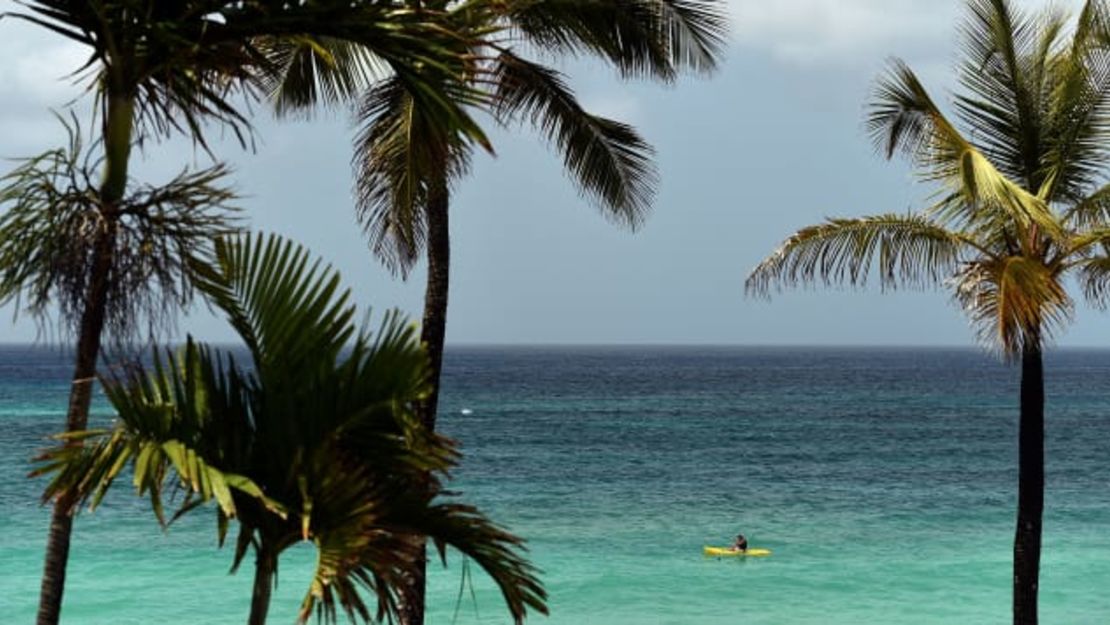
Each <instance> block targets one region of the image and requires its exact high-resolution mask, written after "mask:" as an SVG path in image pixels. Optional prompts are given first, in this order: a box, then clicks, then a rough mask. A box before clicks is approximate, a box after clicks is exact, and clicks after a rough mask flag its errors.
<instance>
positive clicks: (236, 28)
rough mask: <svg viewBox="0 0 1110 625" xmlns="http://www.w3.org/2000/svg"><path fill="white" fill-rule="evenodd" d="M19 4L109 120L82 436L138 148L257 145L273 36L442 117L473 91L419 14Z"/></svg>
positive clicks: (80, 357) (83, 302)
mask: <svg viewBox="0 0 1110 625" xmlns="http://www.w3.org/2000/svg"><path fill="white" fill-rule="evenodd" d="M20 5H21V6H22V7H23V8H22V10H21V11H20V12H15V13H5V14H3V15H0V17H9V18H16V19H22V20H26V21H29V22H32V23H34V24H37V25H39V26H42V27H44V28H46V29H48V30H50V31H51V32H53V33H55V34H58V35H60V36H62V37H65V38H67V39H69V40H71V41H73V42H75V43H77V44H79V45H81V46H83V47H84V48H85V49H86V51H87V53H88V58H87V61H86V62H85V64H84V65H83V66H82V67H80V68H75V70H76V73H77V74H78V75H80V76H83V77H84V79H85V82H86V84H87V87H88V89H89V90H91V91H93V92H94V93H95V94H96V107H95V108H96V111H97V116H98V117H99V120H100V142H99V143H100V145H101V147H102V149H103V161H102V162H101V163H100V182H99V183H98V184H96V185H94V186H91V187H90V188H89V193H91V194H92V195H90V197H94V198H95V200H96V201H95V204H96V206H97V209H96V210H97V213H98V215H97V219H98V220H99V226H98V227H97V228H95V229H93V230H91V231H90V232H91V233H92V236H91V239H90V241H89V246H88V248H87V249H86V252H87V263H88V266H87V268H86V270H87V274H86V275H85V277H84V278H82V280H83V284H82V286H83V288H84V293H83V295H82V297H81V299H80V302H79V305H78V306H76V307H74V308H72V309H70V310H68V311H64V312H66V313H67V314H66V315H65V316H63V319H62V321H63V322H64V323H68V324H69V325H70V327H73V328H75V332H74V333H75V334H76V335H77V347H76V354H75V355H76V359H75V364H74V374H73V385H72V389H71V392H70V399H69V408H68V411H67V427H69V428H70V429H75V430H76V429H82V428H83V427H84V426H85V424H86V422H87V416H88V407H89V401H90V397H91V391H92V380H93V378H94V376H95V371H96V362H97V358H98V355H99V353H100V344H101V335H102V331H103V329H104V326H105V323H106V318H108V317H110V316H112V314H113V312H112V311H113V310H114V309H115V310H127V309H128V306H127V305H123V306H117V305H116V304H114V303H112V301H111V297H112V291H113V289H115V288H116V284H115V283H114V282H113V279H112V274H113V271H114V269H113V267H114V266H115V265H116V263H117V256H116V255H115V254H116V252H117V251H118V250H119V249H120V245H119V242H118V237H119V234H118V233H119V227H120V226H119V223H120V219H121V218H122V213H121V206H122V204H121V202H122V199H123V198H124V196H125V194H126V186H127V180H128V169H129V163H130V155H131V149H132V147H133V145H135V144H136V143H140V142H142V141H144V140H148V139H156V138H159V137H161V136H165V135H168V134H171V133H174V132H181V133H184V134H186V135H187V136H189V137H190V138H192V139H193V140H194V141H196V142H198V143H199V144H201V145H202V146H204V145H205V139H204V134H203V129H204V128H205V126H206V124H210V123H212V122H214V123H215V124H216V125H223V126H225V127H230V128H231V129H232V130H233V131H234V133H235V134H236V135H237V136H238V137H239V138H240V140H241V141H243V142H246V141H248V140H249V138H250V125H249V123H248V120H247V118H246V117H245V116H244V115H243V114H242V113H241V112H240V110H239V109H238V108H237V107H236V104H237V103H240V102H242V101H243V100H244V99H250V98H251V97H254V96H256V95H257V94H258V93H259V85H258V84H257V82H256V81H255V77H256V76H257V75H258V74H259V69H260V68H266V67H268V64H269V60H268V57H267V55H266V54H265V52H264V49H263V46H264V45H265V42H267V41H269V40H271V39H272V38H274V37H279V38H281V37H287V38H292V39H297V40H298V41H302V42H311V41H312V40H313V37H317V36H326V37H328V38H330V39H331V40H336V41H342V42H347V43H349V44H350V45H355V46H360V47H364V48H366V49H367V50H371V51H373V53H374V58H375V59H377V60H379V61H380V62H381V63H382V64H383V65H384V66H385V67H388V68H389V69H390V70H391V71H392V73H393V75H394V76H395V77H396V79H397V80H398V81H400V82H403V83H405V84H407V85H409V86H410V88H412V90H413V91H415V92H419V93H421V96H422V97H423V98H425V99H426V100H428V101H429V103H428V104H427V106H428V107H429V108H432V109H435V110H437V111H438V112H439V114H440V115H442V116H444V117H445V118H453V117H456V116H458V114H457V112H456V106H455V104H454V102H456V101H457V100H458V99H461V98H462V97H463V96H462V95H461V94H462V92H463V91H465V90H466V87H465V86H463V85H460V84H459V83H458V82H457V81H455V80H454V79H452V76H455V75H458V74H459V73H460V71H461V69H462V65H463V63H464V59H463V58H462V57H460V56H459V51H460V50H465V49H466V47H467V46H466V44H465V42H464V41H462V39H461V38H460V37H459V36H458V35H457V34H456V33H451V32H448V31H445V30H444V29H443V28H442V26H441V25H436V24H430V23H428V21H427V20H426V19H425V17H424V16H423V15H422V14H421V12H420V11H417V10H414V9H411V8H408V7H405V6H400V5H397V4H392V3H382V2H377V1H373V0H353V1H352V0H317V1H314V2H309V3H305V2H286V1H284V0H256V1H252V2H239V1H237V0H181V1H175V2H167V1H164V0H87V1H86V0H82V1H80V2H77V1H72V0H24V1H23V2H21V3H20ZM426 77H434V79H435V80H434V81H433V82H429V81H428V80H427V79H426ZM440 89H442V90H446V91H441V90H440ZM123 325H129V324H123ZM75 444H76V443H75ZM59 504H60V505H59V506H58V507H57V508H56V509H55V511H54V514H53V516H52V518H51V524H50V530H49V538H48V540H47V549H46V558H45V566H44V573H43V586H42V596H41V599H40V610H39V617H38V622H39V623H40V625H48V624H54V623H57V621H58V618H59V614H60V610H61V602H62V592H63V589H64V583H65V567H66V561H67V558H68V550H69V536H70V533H71V529H72V521H71V520H70V519H68V518H66V517H65V515H63V514H62V511H63V510H64V509H66V508H68V506H67V505H65V504H66V502H65V501H64V499H62V500H59Z"/></svg>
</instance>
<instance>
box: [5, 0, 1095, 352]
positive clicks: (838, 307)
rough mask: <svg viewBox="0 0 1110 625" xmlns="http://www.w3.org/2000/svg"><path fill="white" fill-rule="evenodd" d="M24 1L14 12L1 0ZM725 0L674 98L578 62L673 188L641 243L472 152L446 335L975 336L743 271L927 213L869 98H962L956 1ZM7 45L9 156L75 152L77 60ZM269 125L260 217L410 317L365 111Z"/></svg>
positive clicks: (940, 315)
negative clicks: (365, 136)
mask: <svg viewBox="0 0 1110 625" xmlns="http://www.w3.org/2000/svg"><path fill="white" fill-rule="evenodd" d="M1018 4H1019V5H1021V6H1026V7H1039V6H1045V5H1046V4H1047V3H1042V2H1039V1H1032V0H1023V1H1021V2H1018ZM1078 5H1079V2H1078V1H1076V0H1072V1H1070V2H1063V3H1059V2H1058V3H1057V6H1065V7H1076V6H1078ZM11 6H13V3H12V2H11V1H10V0H0V10H6V9H8V8H10V7H11ZM729 7H730V13H731V16H732V22H733V25H732V35H731V37H730V42H729V45H728V50H727V54H726V56H725V58H724V60H723V63H722V65H721V67H720V69H719V71H717V72H716V73H715V74H714V75H713V76H711V77H708V78H705V77H695V76H688V77H684V78H683V79H681V80H680V81H679V82H678V83H677V84H675V85H672V86H661V85H657V84H651V83H645V82H621V81H620V80H618V79H617V78H616V77H615V76H614V75H613V73H612V72H611V71H610V70H608V69H606V68H604V67H601V66H598V65H594V64H586V63H575V64H571V65H566V66H563V69H564V70H566V71H567V72H568V74H569V75H570V76H571V80H572V84H573V86H574V87H575V88H576V89H577V91H578V93H579V95H580V96H581V98H582V100H583V101H584V102H585V103H586V104H587V106H588V107H589V108H591V109H592V110H593V111H595V112H598V113H602V114H606V115H609V116H613V117H617V118H620V119H623V120H626V121H629V122H631V123H633V124H635V125H636V126H637V127H638V128H639V129H640V131H641V132H642V133H643V134H644V135H645V136H646V138H647V139H648V140H650V141H651V142H652V143H653V144H654V146H655V148H656V150H657V162H658V166H659V170H660V173H661V184H660V187H659V193H658V195H657V198H656V201H655V208H654V212H653V214H652V216H651V218H650V219H649V220H648V222H647V224H646V225H645V227H643V228H642V229H641V230H640V231H638V232H636V233H630V232H628V231H626V230H622V229H621V228H618V227H616V226H614V225H613V224H612V223H609V222H607V221H606V220H605V219H604V218H603V217H601V216H600V215H599V214H598V212H597V211H596V210H595V209H594V208H593V207H591V205H590V204H589V203H588V202H587V201H585V200H583V199H582V198H581V197H579V195H578V194H577V193H576V191H575V189H574V186H573V185H572V184H571V183H570V182H569V180H568V179H567V178H566V177H565V176H564V174H563V172H562V166H561V163H560V161H559V159H558V158H557V156H556V155H555V154H554V153H553V152H552V151H551V150H550V149H548V147H547V146H546V145H545V144H544V142H543V141H542V140H541V139H540V138H539V137H538V135H537V134H536V133H534V132H533V131H531V130H530V129H527V128H525V129H522V130H520V131H516V132H512V133H507V132H494V133H493V139H494V143H495V146H496V148H497V156H496V158H491V157H487V156H480V157H479V158H477V159H476V161H475V166H474V170H473V173H472V175H471V176H470V177H468V178H466V179H465V180H464V181H463V182H462V183H461V184H460V185H459V186H458V188H457V189H456V191H455V198H454V206H453V213H452V220H453V221H452V226H451V227H452V244H453V259H452V292H451V306H450V310H449V322H448V342H449V343H510V344H511V343H699V344H838V345H842V344H868V345H884V344H886V345H890V344H915V345H916V344H920V345H966V344H971V343H972V342H973V341H974V335H973V332H972V331H971V330H970V329H969V327H968V325H967V322H966V321H965V319H964V317H963V316H962V314H961V313H960V311H959V310H958V309H957V308H956V307H955V306H954V305H953V304H952V303H951V302H950V300H949V298H948V296H947V295H946V294H945V293H943V292H924V293H918V292H898V293H887V294H883V293H880V292H879V291H878V289H877V288H869V289H866V290H864V291H844V290H837V291H825V290H821V291H797V292H788V293H785V294H782V295H778V296H776V297H775V298H774V299H772V300H771V301H769V302H768V301H762V300H753V299H750V298H746V297H745V296H744V292H743V281H744V277H745V276H746V274H747V272H748V271H749V270H750V269H751V268H752V267H753V266H754V265H755V264H756V263H757V262H758V261H759V260H760V259H761V258H762V257H764V256H765V255H766V254H768V253H769V252H771V250H773V249H774V247H775V246H776V245H777V244H778V243H779V242H780V241H781V240H782V239H783V238H784V237H786V236H787V235H789V234H790V233H791V232H793V231H794V230H796V229H797V228H799V227H801V226H805V225H808V224H811V223H815V222H817V221H820V220H822V219H823V218H825V217H827V216H841V215H843V216H851V215H858V214H865V213H875V212H888V211H896V212H897V211H905V210H907V209H909V208H912V207H914V206H915V205H917V204H918V203H919V201H920V199H921V198H922V197H923V195H924V194H925V192H926V191H927V189H926V188H924V187H923V186H922V185H920V184H918V183H916V182H915V180H914V178H913V176H912V174H911V172H910V170H909V169H908V168H907V166H906V165H905V164H904V163H902V162H899V161H895V162H886V161H884V160H882V159H881V158H880V157H879V156H877V155H876V154H875V153H874V151H873V149H872V147H871V145H870V144H869V141H868V139H867V137H866V136H865V133H864V131H863V125H862V117H863V111H864V105H865V102H866V100H867V98H868V95H869V91H870V88H871V86H872V84H873V80H874V78H875V76H876V75H877V74H878V73H879V72H880V71H881V70H882V68H883V66H884V62H885V60H886V59H887V58H889V57H890V56H898V57H902V58H904V59H906V60H907V61H909V62H910V64H911V65H912V66H913V67H914V68H915V69H916V70H917V71H918V72H919V74H920V75H921V77H922V78H923V80H924V81H925V82H926V84H927V86H928V87H929V88H930V90H931V91H932V92H933V94H934V96H935V97H936V98H938V99H945V98H946V97H947V96H948V95H949V94H950V93H951V90H952V89H953V88H954V80H953V73H952V71H951V68H952V65H953V60H954V55H955V45H956V36H957V29H956V26H957V23H958V20H959V18H960V15H961V7H962V3H961V2H960V1H959V0H782V1H779V2H766V1H764V0H732V1H731V2H730V3H729ZM0 55H2V58H3V61H0V84H3V85H5V87H6V88H5V89H4V90H3V92H2V93H0V156H2V157H14V156H23V155H28V154H33V153H36V152H38V151H41V150H43V149H46V148H49V147H53V146H55V145H58V144H60V142H61V141H62V140H63V134H62V131H61V128H60V126H59V125H58V124H57V122H56V121H55V120H54V118H53V116H52V115H51V113H50V112H49V109H50V108H51V107H53V108H55V109H60V108H61V107H64V106H65V105H66V104H67V102H69V101H70V100H72V99H73V98H75V97H78V96H79V94H80V90H79V88H78V87H76V86H74V85H73V84H72V83H71V82H70V81H69V80H67V79H66V78H65V75H66V74H67V72H68V71H71V70H72V69H74V68H75V67H77V65H79V63H80V61H81V53H80V50H79V49H74V48H73V47H71V46H69V45H66V44H63V43H62V42H60V41H59V40H58V38H57V37H54V36H52V35H49V34H46V33H44V32H41V31H40V30H38V29H36V28H34V27H32V26H28V25H26V24H22V23H17V22H14V21H7V20H5V21H2V22H0ZM256 113H257V115H256V117H257V128H258V136H259V146H258V150H257V152H256V153H250V152H246V151H243V150H242V149H240V148H239V147H238V145H237V144H236V143H234V142H232V141H225V142H221V143H218V144H217V146H216V152H217V154H218V155H219V156H220V157H221V158H223V159H226V160H227V161H229V162H230V163H232V164H233V165H234V167H235V170H236V174H235V182H236V187H237V190H238V191H239V192H240V193H241V194H243V196H244V197H243V199H242V201H241V205H242V207H243V208H244V209H245V210H246V213H247V215H248V216H249V219H250V223H251V225H252V226H253V227H254V228H256V229H261V230H266V231H274V232H278V233H281V234H283V235H287V236H290V237H293V238H295V239H296V240H298V241H301V242H303V243H305V244H307V245H308V246H310V247H311V248H312V249H313V250H315V251H316V252H317V253H319V254H321V255H322V256H324V257H325V258H326V259H327V260H329V261H330V262H332V263H333V264H334V265H336V266H337V267H338V268H339V269H340V270H341V272H342V274H343V277H344V279H345V282H346V283H347V284H348V285H349V286H350V287H351V288H352V289H353V290H354V292H355V295H356V298H357V300H358V302H359V303H360V304H361V305H363V306H372V307H373V308H374V310H375V311H376V312H377V313H380V312H381V311H383V310H384V309H386V308H390V307H399V308H401V309H403V310H405V311H407V312H409V313H410V315H412V316H413V317H414V318H416V317H417V316H418V313H419V311H420V308H421V298H422V295H423V279H424V274H423V267H422V266H421V267H419V268H418V269H417V271H415V272H414V273H413V275H411V276H410V278H409V279H408V281H407V282H402V281H401V280H400V279H399V278H395V277H393V276H391V275H390V274H389V273H388V272H387V271H386V270H385V269H383V268H382V267H381V266H380V265H379V264H378V263H377V262H376V261H375V260H374V259H373V258H372V257H371V256H370V253H369V252H368V250H367V247H366V244H365V243H364V240H363V238H362V236H361V232H360V229H359V227H358V225H357V223H356V222H355V219H354V212H353V209H352V202H351V195H350V189H351V183H350V179H351V178H350V166H349V160H350V155H351V141H350V138H351V136H352V129H351V125H350V121H349V119H348V118H347V117H346V116H345V115H343V114H333V115H322V116H318V117H317V118H316V119H315V120H312V121H311V122H276V121H274V120H272V119H271V117H270V116H269V114H268V113H267V112H266V111H264V110H262V109H261V108H260V109H257V110H256ZM139 157H140V158H142V159H143V160H142V162H141V163H140V164H139V165H138V166H137V167H136V168H135V169H134V171H133V173H134V174H135V176H136V177H137V178H139V179H141V180H143V181H149V182H157V181H162V180H165V179H167V178H168V177H169V176H171V175H172V174H173V173H176V172H177V171H178V170H180V169H181V168H182V167H183V166H185V165H191V164H198V165H204V164H207V162H208V159H207V157H205V156H204V155H203V154H198V153H196V152H195V151H194V150H193V149H192V147H191V145H190V144H188V143H186V142H184V141H180V140H177V141H172V142H170V143H168V144H164V145H159V146H148V147H147V149H146V151H145V154H142V155H139ZM12 313H13V309H12V308H11V307H10V306H9V307H5V308H0V314H2V315H4V319H3V322H2V323H3V324H4V325H3V326H2V327H3V328H4V331H3V332H0V337H3V339H2V340H4V341H26V340H32V339H34V337H35V334H36V332H35V325H34V323H33V322H32V321H31V320H29V319H28V318H26V317H20V319H19V320H18V321H17V322H14V323H13V322H11V319H12ZM376 316H377V315H376ZM181 328H182V330H183V331H188V332H192V333H193V334H195V335H197V336H198V337H200V338H202V339H205V340H211V341H226V340H230V339H232V338H233V336H234V335H233V333H232V331H231V329H230V328H229V327H228V326H227V325H226V324H225V323H224V322H223V321H222V320H220V319H217V318H214V317H212V316H210V315H209V314H207V313H205V312H200V313H196V314H193V315H191V316H189V317H188V318H186V319H184V320H183V321H182V323H181ZM1059 343H1060V344H1062V345H1089V346H1107V345H1110V317H1108V316H1107V315H1103V314H1100V313H1098V312H1096V311H1090V310H1087V309H1085V308H1081V309H1080V310H1079V311H1078V313H1077V319H1076V322H1075V324H1074V325H1072V326H1071V327H1070V328H1069V329H1068V330H1067V332H1066V333H1064V334H1063V335H1062V336H1061V337H1060V338H1059Z"/></svg>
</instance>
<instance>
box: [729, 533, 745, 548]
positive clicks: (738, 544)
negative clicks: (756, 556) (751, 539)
mask: <svg viewBox="0 0 1110 625" xmlns="http://www.w3.org/2000/svg"><path fill="white" fill-rule="evenodd" d="M731 549H732V550H733V551H747V550H748V539H747V538H744V535H743V534H737V535H736V541H735V542H734V543H732V547H731Z"/></svg>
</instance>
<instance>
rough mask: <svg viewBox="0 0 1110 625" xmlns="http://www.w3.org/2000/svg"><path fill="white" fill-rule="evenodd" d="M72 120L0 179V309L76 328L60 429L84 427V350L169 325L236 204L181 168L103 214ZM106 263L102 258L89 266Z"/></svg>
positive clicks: (51, 558)
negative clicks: (93, 304) (195, 266)
mask: <svg viewBox="0 0 1110 625" xmlns="http://www.w3.org/2000/svg"><path fill="white" fill-rule="evenodd" d="M75 122H76V120H74V123H73V124H72V125H69V126H67V129H68V131H69V135H70V141H69V144H68V145H67V146H66V147H63V148H59V149H55V150H50V151H47V152H45V153H43V154H41V155H39V156H36V157H33V158H29V159H25V160H24V161H23V162H21V163H20V164H19V165H18V166H17V167H16V168H15V169H13V170H12V171H11V172H9V173H8V174H6V175H5V176H4V177H3V178H0V207H2V208H3V209H4V212H3V214H2V215H0V303H2V304H6V303H9V302H11V301H13V300H14V301H15V302H16V303H17V304H21V305H23V306H25V308H26V310H27V311H28V312H29V313H30V314H31V315H32V316H33V317H35V318H36V319H37V320H38V321H39V323H40V328H41V327H42V326H43V325H44V324H45V322H46V321H47V319H48V317H50V316H51V315H50V312H51V305H55V306H56V307H57V310H58V318H59V321H60V322H61V324H60V325H61V326H62V331H63V332H64V333H66V334H68V331H72V328H73V326H74V325H77V323H76V322H77V321H78V320H80V324H79V325H77V332H78V333H79V336H80V339H81V340H80V341H79V343H78V352H77V357H78V361H77V365H78V366H77V368H76V373H75V378H74V383H73V388H72V390H71V392H70V405H69V408H70V409H69V413H68V418H67V422H66V426H67V428H68V429H71V430H78V429H82V428H84V425H85V415H87V412H88V404H89V399H90V393H91V380H89V379H87V378H86V377H84V376H86V374H88V375H89V376H91V375H92V371H93V365H94V364H95V355H90V353H89V350H91V349H93V348H95V349H97V350H99V330H100V329H101V328H104V327H107V328H108V329H109V330H110V332H111V333H112V334H113V335H114V336H116V337H128V336H136V335H138V334H139V333H140V332H141V331H142V329H143V328H141V327H140V326H139V323H140V321H145V322H146V326H145V327H146V328H147V329H148V331H149V333H150V334H155V333H157V332H158V331H159V330H160V329H162V328H165V327H167V326H172V324H173V319H174V317H175V315H176V313H177V311H178V310H180V309H181V308H182V307H186V306H188V305H189V304H190V302H191V301H192V298H193V289H192V286H191V283H190V280H189V273H190V272H189V271H188V269H187V267H185V266H184V260H185V258H187V257H188V256H189V255H191V254H192V255H201V254H203V253H204V250H205V248H207V247H208V245H207V242H208V241H210V240H211V238H212V237H214V236H219V235H221V234H227V233H230V232H233V231H235V230H236V229H237V227H238V226H237V219H236V216H235V213H234V209H232V207H231V206H230V205H229V204H230V203H232V202H233V201H234V199H235V196H234V194H233V193H232V192H231V191H230V190H229V189H228V188H227V187H226V186H225V183H224V179H225V177H226V174H227V170H226V168H225V167H224V166H222V165H219V164H217V165H215V166H212V167H209V168H207V169H203V170H199V171H182V172H181V173H180V174H178V175H177V176H176V177H175V178H173V179H172V180H171V181H169V182H168V183H166V184H164V185H161V186H152V185H138V184H134V185H132V186H131V188H130V190H129V191H128V192H127V193H125V194H123V195H121V196H120V197H119V198H118V199H117V201H116V202H115V204H114V208H113V212H112V214H111V216H110V217H109V216H108V215H107V214H106V212H105V211H104V210H103V209H104V205H103V204H102V203H101V202H100V200H99V197H98V192H97V186H96V183H95V182H93V179H94V178H95V176H96V174H97V170H98V169H99V167H100V163H99V160H98V158H99V157H98V150H97V149H96V147H95V146H94V147H93V148H91V149H85V148H84V147H83V146H82V142H81V130H80V128H79V127H78V126H77V124H76V123H75ZM106 232H107V233H110V236H106ZM105 257H109V258H110V259H111V262H110V263H107V264H104V263H102V262H100V261H102V260H103V259H104V258H105ZM102 271H106V272H107V273H106V275H102V273H101V272H102ZM90 292H94V293H95V294H96V296H97V297H99V298H101V299H100V301H99V306H98V307H97V308H96V309H95V310H90V309H89V308H88V306H87V301H88V300H87V299H86V298H87V297H88V296H89V293H90ZM93 313H95V314H93ZM67 330H68V331H67ZM93 330H96V334H95V335H94V334H90V332H92V331H93ZM94 339H95V340H94ZM89 359H91V361H90V360H89ZM75 444H76V443H75ZM64 507H65V506H64V505H61V506H58V507H56V508H55V510H54V514H53V516H52V518H51V524H50V542H49V543H48V545H49V548H48V552H47V567H46V577H47V582H48V583H47V584H45V586H46V588H45V589H44V590H46V591H47V592H48V593H49V601H48V602H46V603H45V607H46V610H47V611H46V612H45V613H44V614H42V615H41V616H42V617H43V618H44V619H46V620H48V621H49V620H51V619H57V616H58V612H57V610H58V608H59V607H60V601H61V594H60V593H61V587H62V584H63V582H64V576H65V562H66V559H67V557H68V552H69V532H70V530H71V528H72V523H73V521H72V517H71V516H70V515H68V514H63V513H62V510H63V509H64Z"/></svg>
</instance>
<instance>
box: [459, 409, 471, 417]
mask: <svg viewBox="0 0 1110 625" xmlns="http://www.w3.org/2000/svg"><path fill="white" fill-rule="evenodd" d="M459 412H460V413H461V414H462V415H463V416H464V417H465V416H467V415H472V414H474V411H473V410H471V409H470V408H463V409H462V410H460V411H459Z"/></svg>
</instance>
